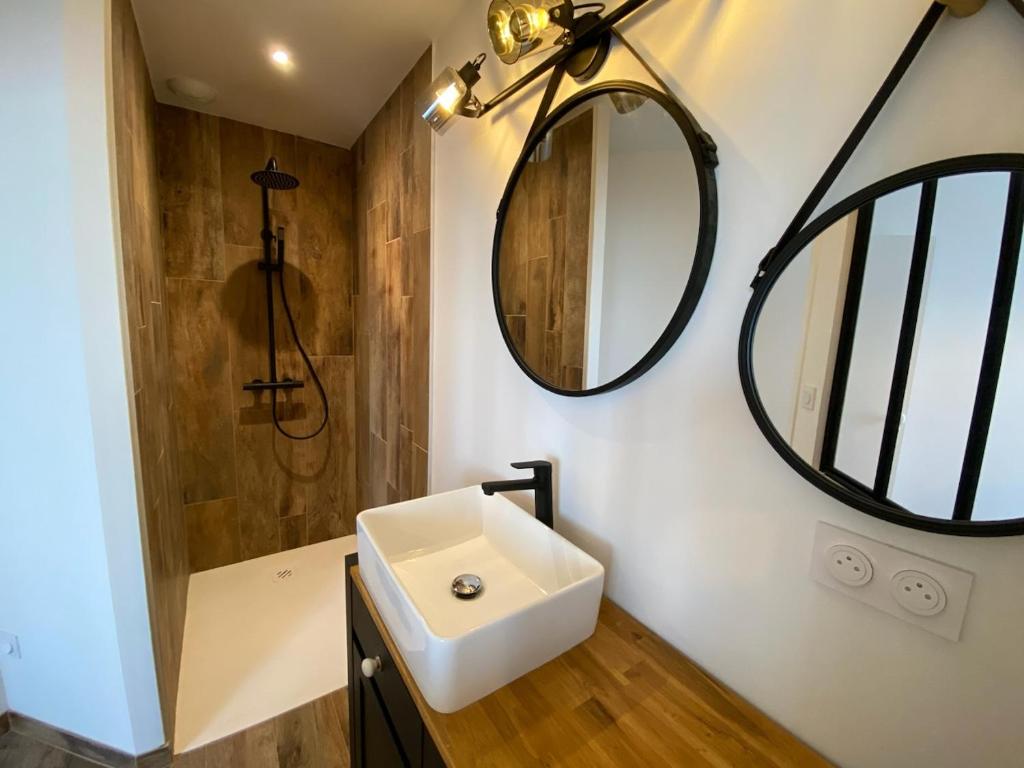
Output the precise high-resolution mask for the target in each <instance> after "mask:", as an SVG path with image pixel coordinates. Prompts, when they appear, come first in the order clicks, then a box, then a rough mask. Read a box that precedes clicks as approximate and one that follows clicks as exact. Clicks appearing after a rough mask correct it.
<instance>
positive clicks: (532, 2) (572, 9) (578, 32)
mask: <svg viewBox="0 0 1024 768" xmlns="http://www.w3.org/2000/svg"><path fill="white" fill-rule="evenodd" d="M649 1H650V0H626V1H625V2H624V3H622V5H620V6H619V7H618V8H616V9H615V10H613V11H611V12H610V13H609V14H608V15H607V16H605V17H602V16H601V14H602V13H604V10H605V6H604V3H596V2H586V3H578V4H574V3H573V2H572V0H492V2H491V3H490V4H489V6H488V8H487V35H488V37H489V38H490V41H491V46H492V47H493V48H494V52H495V53H496V54H497V56H498V58H499V59H501V60H502V61H503V62H504V63H505V64H514V63H515V62H517V61H519V60H520V59H521V58H523V57H524V56H528V55H530V54H532V53H535V52H536V51H539V50H541V49H543V48H545V47H546V46H547V45H549V44H550V45H556V46H560V49H559V50H558V51H556V52H555V53H554V54H553V55H551V56H549V57H548V58H547V59H545V60H544V61H542V62H541V63H540V64H538V65H537V66H536V67H534V68H533V69H532V70H530V71H529V72H527V73H526V74H525V75H523V76H522V77H521V78H519V79H518V80H516V81H515V82H514V83H512V85H510V86H509V87H508V88H506V89H505V90H503V91H502V92H501V93H499V94H497V95H496V96H494V97H493V98H491V100H490V101H488V102H487V103H485V104H481V103H480V100H479V99H477V98H476V97H475V96H474V95H473V92H472V88H473V86H474V85H475V84H476V83H477V82H478V81H479V80H480V65H481V64H482V63H483V60H484V58H485V55H484V54H480V55H479V56H477V57H476V59H474V60H473V61H471V62H467V63H466V65H465V66H463V67H462V68H461V69H459V70H455V69H453V68H452V67H445V69H444V70H442V72H441V74H440V75H438V77H437V79H435V80H434V82H433V83H431V84H430V90H429V91H428V92H427V93H426V94H425V95H424V97H423V99H422V101H421V107H422V108H421V109H420V115H421V116H422V117H423V119H424V120H425V121H426V122H427V123H428V124H429V125H430V127H431V128H433V129H434V130H435V131H437V132H438V133H444V132H445V131H446V130H447V129H448V127H449V125H450V122H451V118H452V117H454V116H455V115H463V116H466V117H483V116H484V115H486V114H487V113H488V112H490V111H491V110H492V109H494V108H495V107H496V106H498V105H499V104H501V103H502V102H504V101H506V100H507V99H509V98H511V97H512V96H513V95H515V94H516V93H518V92H519V91H521V90H522V89H523V88H525V87H526V86H527V85H529V84H530V83H532V82H533V81H534V80H536V79H537V78H538V77H540V76H541V75H543V74H544V73H545V72H547V71H549V70H555V77H557V78H559V79H560V78H561V75H562V73H563V72H564V73H568V74H569V75H571V76H572V77H573V78H575V80H576V81H577V82H581V83H582V82H584V81H586V80H589V79H590V78H592V77H593V76H594V75H596V74H597V72H598V70H600V69H601V66H602V65H603V64H604V62H605V60H606V59H607V58H608V52H609V50H610V49H611V40H612V36H613V34H614V35H616V36H618V37H619V38H620V39H621V34H620V33H618V32H617V31H615V30H614V25H615V24H617V23H619V22H620V21H622V20H623V19H625V18H626V17H627V16H629V15H630V14H631V13H633V12H634V11H636V10H637V9H639V8H640V7H641V6H643V5H645V4H646V3H648V2H649ZM577 11H585V12H584V13H582V14H580V15H577ZM631 53H634V55H635V51H632V50H631ZM556 87H557V86H556ZM544 109H545V110H546V109H547V107H545V108H544Z"/></svg>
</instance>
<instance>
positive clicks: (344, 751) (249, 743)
mask: <svg viewBox="0 0 1024 768" xmlns="http://www.w3.org/2000/svg"><path fill="white" fill-rule="evenodd" d="M348 765H349V761H348V691H347V690H346V689H342V690H340V691H335V692H334V693H331V694H328V695H327V696H324V697H323V698H322V699H317V700H316V701H312V702H310V703H309V704H305V705H303V706H301V707H299V708H298V709H293V710H292V711H291V712H286V713H285V714H283V715H279V716H278V717H276V718H274V719H273V720H268V721H267V722H265V723H261V724H260V725H256V726H253V727H252V728H250V729H248V730H246V731H242V732H241V733H236V734H235V735H234V736H229V737H228V738H226V739H222V740H221V741H215V742H214V743H212V744H208V745H207V746H205V747H201V748H200V749H197V750H194V751H192V752H188V753H186V754H184V755H175V756H174V763H173V768H348ZM96 766H97V763H94V762H91V761H89V760H84V759H82V758H80V757H76V756H75V755H72V754H69V753H67V752H64V751H63V750H60V749H57V748H55V747H51V746H48V745H45V744H42V743H40V742H38V741H34V740H33V739H30V738H28V737H26V736H22V735H21V734H18V733H14V732H13V731H11V732H9V733H6V734H4V735H3V736H0V768H96Z"/></svg>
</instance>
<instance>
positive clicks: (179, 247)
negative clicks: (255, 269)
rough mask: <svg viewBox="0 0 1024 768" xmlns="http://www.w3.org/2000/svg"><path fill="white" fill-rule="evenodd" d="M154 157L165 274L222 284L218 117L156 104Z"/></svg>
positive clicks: (222, 221) (222, 225)
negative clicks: (155, 147)
mask: <svg viewBox="0 0 1024 768" xmlns="http://www.w3.org/2000/svg"><path fill="white" fill-rule="evenodd" d="M157 157H158V159H159V170H160V207H161V210H162V218H161V222H162V226H161V231H162V233H163V243H164V264H165V274H166V276H167V277H192V278H203V279H210V280H223V279H224V216H223V208H222V198H221V190H220V130H219V125H218V118H216V117H213V116H211V115H204V114H200V113H199V112H192V111H190V110H187V109H180V108H178V107H171V106H167V105H165V104H161V105H159V107H158V108H157Z"/></svg>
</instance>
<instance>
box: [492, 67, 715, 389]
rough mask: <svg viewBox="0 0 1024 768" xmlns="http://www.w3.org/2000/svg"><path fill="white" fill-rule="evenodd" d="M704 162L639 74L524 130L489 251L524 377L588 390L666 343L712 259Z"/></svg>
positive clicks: (703, 146)
mask: <svg viewBox="0 0 1024 768" xmlns="http://www.w3.org/2000/svg"><path fill="white" fill-rule="evenodd" d="M716 163H717V159H716V156H715V146H714V142H712V141H711V139H710V137H708V136H707V134H705V133H703V132H702V131H701V130H700V127H699V126H698V125H697V124H696V123H695V122H694V120H693V118H692V116H691V115H690V114H689V113H688V112H687V111H686V110H685V109H683V108H682V107H681V106H680V105H679V104H678V103H677V102H676V101H675V100H674V99H672V98H671V97H670V96H668V95H666V94H664V93H662V92H661V91H657V90H654V89H652V88H648V87H647V86H645V85H641V84H639V83H631V82H613V83H602V84H600V85H597V86H593V87H591V88H588V89H586V90H584V91H582V92H580V93H579V94H577V95H576V96H574V97H573V98H571V99H569V100H568V101H566V102H565V103H564V104H562V105H560V106H559V108H558V109H557V110H555V111H554V112H553V113H552V114H551V115H549V116H548V117H547V119H546V120H545V121H544V122H543V124H542V125H541V126H540V127H539V128H538V129H537V130H536V131H534V133H533V134H532V136H531V139H530V140H529V141H528V142H527V145H526V147H525V149H524V151H523V154H522V156H521V157H520V159H519V162H518V163H517V164H516V167H515V169H514V170H513V172H512V176H511V178H510V180H509V182H508V185H507V187H506V190H505V195H504V197H503V198H502V202H501V206H500V208H499V212H498V224H497V229H496V232H495V240H494V256H493V263H492V280H493V289H494V302H495V308H496V310H497V314H498V322H499V324H500V326H501V329H502V335H503V336H504V339H505V343H506V344H507V345H508V348H509V350H510V351H511V353H512V356H513V357H514V358H515V360H516V362H517V363H518V364H519V365H520V367H521V368H522V369H523V370H524V371H525V372H526V374H527V375H528V376H530V378H532V379H533V380H534V381H535V382H537V383H538V384H540V385H541V386H543V387H545V388H546V389H549V390H551V391H553V392H557V393H559V394H564V395H591V394H597V393H599V392H606V391H608V390H611V389H615V388H617V387H620V386H622V385H624V384H626V383H628V382H630V381H632V380H633V379H635V378H637V377H638V376H640V375H641V374H643V373H644V372H645V371H647V370H648V369H649V368H650V367H651V366H652V365H654V364H655V363H656V362H657V361H658V360H659V359H660V358H661V357H662V356H663V355H664V354H665V352H667V351H668V349H669V347H671V346H672V343H673V342H674V341H675V340H676V338H678V336H679V334H680V333H681V332H682V330H683V328H684V326H685V325H686V323H687V321H688V320H689V318H690V316H691V315H692V314H693V310H694V308H695V307H696V304H697V301H698V299H699V298H700V293H701V291H702V290H703V287H704V283H705V281H706V279H707V275H708V270H709V268H710V265H711V254H712V251H713V250H714V240H715V225H716V222H717V206H716V194H715V177H714V166H715V164H716Z"/></svg>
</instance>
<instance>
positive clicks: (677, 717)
mask: <svg viewBox="0 0 1024 768" xmlns="http://www.w3.org/2000/svg"><path fill="white" fill-rule="evenodd" d="M352 580H353V582H354V584H355V586H356V588H357V589H358V590H359V592H360V594H361V595H362V596H363V599H364V600H365V601H366V605H367V608H369V611H370V615H371V616H372V617H373V620H374V622H375V623H376V625H377V628H378V629H379V630H380V633H381V636H382V637H383V638H384V642H385V644H386V645H387V647H388V650H389V651H390V653H391V656H392V657H393V658H394V660H395V663H396V665H397V666H398V669H399V672H400V674H401V675H402V679H403V680H404V681H405V684H406V686H407V687H408V689H409V693H410V695H411V696H412V698H413V700H414V701H415V702H416V707H417V709H418V710H419V713H420V717H422V718H423V722H424V723H425V724H426V727H427V730H428V731H429V732H430V735H431V737H432V738H433V740H434V744H435V745H436V746H437V748H438V751H439V752H440V753H441V755H442V757H444V759H445V762H446V763H447V764H448V765H449V766H450V767H451V768H462V767H463V766H466V767H468V766H473V767H474V768H477V767H480V768H483V767H484V766H495V767H498V766H500V767H501V768H506V767H507V766H514V765H544V766H559V767H561V766H616V767H620V766H645V768H646V767H647V766H687V767H688V768H689V766H716V767H718V768H725V766H827V765H830V763H828V762H827V761H826V760H825V759H824V758H822V757H821V756H820V755H818V754H817V753H816V752H814V751H813V750H811V749H810V748H809V747H807V746H806V745H805V744H804V743H803V742H801V741H800V740H799V739H797V738H796V737H795V736H793V735H792V734H790V733H789V732H788V731H786V730H785V729H783V728H781V727H780V726H779V725H777V724H776V723H775V722H773V721H772V720H770V719H769V718H768V717H766V716H765V715H764V714H762V713H761V712H760V711H758V710H757V709H755V708H754V707H753V706H752V705H751V704H749V703H748V702H746V701H744V700H743V699H741V698H740V697H739V696H737V695H736V694H735V693H733V692H732V691H730V690H728V689H727V688H725V687H724V686H722V685H720V684H719V683H718V682H716V681H715V680H714V679H713V678H712V677H710V676H709V675H707V674H706V673H705V672H704V671H702V670H701V669H700V668H699V667H697V665H695V664H694V663H693V662H692V661H690V660H689V659H687V658H686V657H685V656H683V655H682V654H681V653H679V652H678V651H677V650H675V649H674V648H672V647H671V646H670V645H669V644H668V643H666V642H665V641H664V640H662V639H661V638H659V637H658V636H657V635H655V634H654V633H653V632H651V631H650V630H649V629H647V627H645V626H644V625H643V624H641V623H640V622H638V621H637V620H636V619H634V618H633V617H632V616H630V615H629V614H628V613H626V612H625V611H623V610H622V609H621V608H619V607H618V606H617V605H615V604H614V603H612V602H611V601H610V600H608V599H603V600H602V601H601V612H600V615H599V617H598V622H597V631H596V632H595V633H594V634H593V635H592V636H591V637H590V638H589V639H588V640H585V641H584V642H583V643H581V644H580V645H577V646H576V647H575V648H572V649H570V650H569V651H567V652H565V653H563V654H562V655H561V656H559V657H558V658H557V659H554V660H552V661H550V662H548V663H547V664H545V665H544V666H542V667H539V668H537V669H535V670H533V672H530V673H529V674H527V675H524V676H523V677H521V678H519V679H518V680H515V681H513V682H512V683H510V684H508V685H506V686H505V687H504V688H501V689H500V690H498V691H495V692H494V693H492V694H490V695H489V696H486V697H484V698H483V699H481V700H480V701H477V702H475V703H474V704H470V705H469V706H468V707H465V708H464V709H460V710H459V711H458V712H454V713H452V714H449V715H443V714H441V713H440V712H436V711H434V710H433V709H431V708H430V706H429V705H428V704H427V703H426V701H425V700H424V699H423V696H422V694H421V693H420V691H419V688H417V686H416V681H415V680H413V678H412V674H411V673H410V672H409V669H408V667H406V665H405V662H404V661H403V660H402V656H401V654H400V653H399V652H398V648H397V647H396V646H395V643H394V640H392V638H391V635H390V634H389V632H388V630H387V627H385V626H384V622H383V620H382V619H381V617H380V614H379V613H378V612H377V608H376V606H375V605H374V604H373V600H372V599H371V598H370V596H369V594H368V593H367V591H366V586H365V585H364V584H363V580H362V578H360V576H359V567H358V566H354V567H353V568H352Z"/></svg>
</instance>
